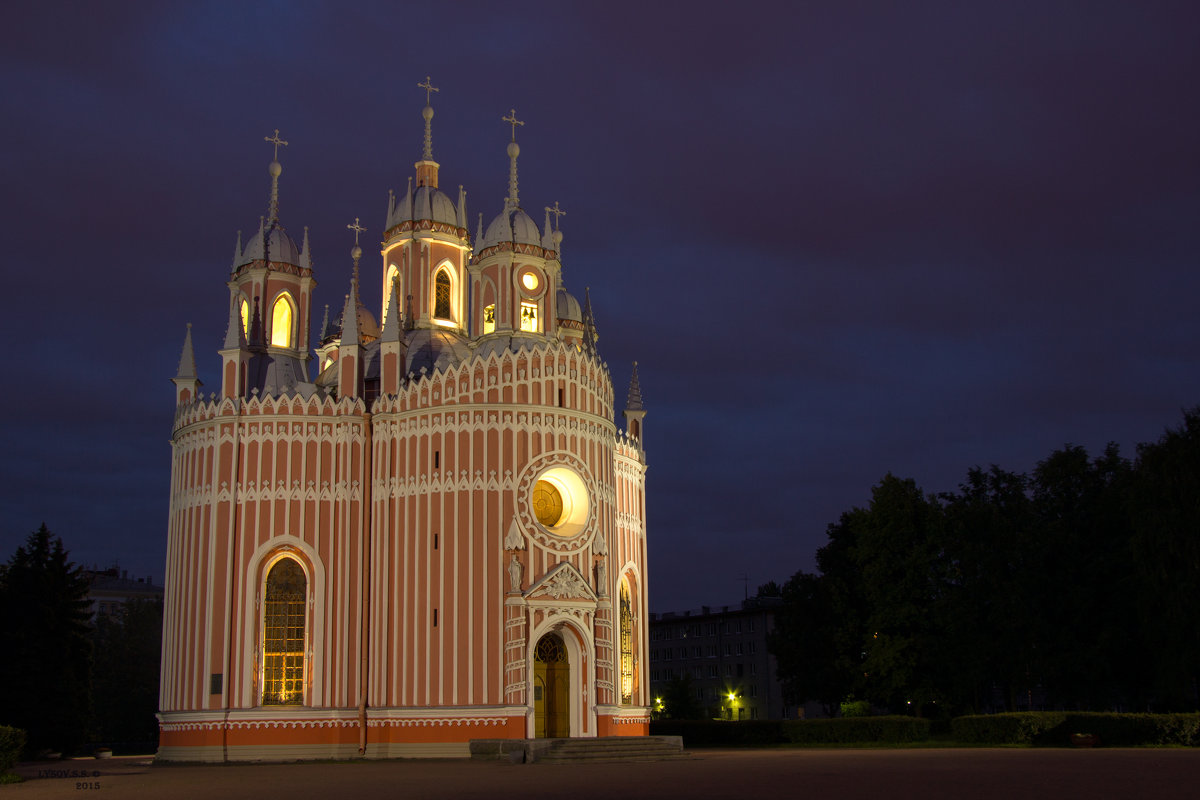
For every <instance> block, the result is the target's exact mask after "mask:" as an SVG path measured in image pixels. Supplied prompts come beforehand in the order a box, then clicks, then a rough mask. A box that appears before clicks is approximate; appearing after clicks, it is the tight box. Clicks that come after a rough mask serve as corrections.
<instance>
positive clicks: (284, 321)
mask: <svg viewBox="0 0 1200 800" xmlns="http://www.w3.org/2000/svg"><path fill="white" fill-rule="evenodd" d="M293 316H294V313H293V310H292V298H291V297H290V296H289V295H288V293H287V292H284V293H283V294H281V295H279V297H277V298H276V299H275V305H273V306H271V344H272V345H274V346H275V347H293V344H292V317H293Z"/></svg>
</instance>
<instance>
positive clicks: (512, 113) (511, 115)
mask: <svg viewBox="0 0 1200 800" xmlns="http://www.w3.org/2000/svg"><path fill="white" fill-rule="evenodd" d="M500 120H501V121H502V122H507V123H508V124H510V125H512V140H513V141H514V142H515V141H516V140H517V126H518V125H524V124H525V123H524V122H522V121H521V120H519V119H517V110H516V109H515V108H513V109H509V112H508V116H507V117H501V118H500Z"/></svg>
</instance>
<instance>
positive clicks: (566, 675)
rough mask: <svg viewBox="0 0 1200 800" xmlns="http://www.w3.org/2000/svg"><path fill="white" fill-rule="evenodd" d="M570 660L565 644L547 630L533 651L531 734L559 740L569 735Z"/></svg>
mask: <svg viewBox="0 0 1200 800" xmlns="http://www.w3.org/2000/svg"><path fill="white" fill-rule="evenodd" d="M570 698H571V662H570V657H569V656H568V654H567V647H566V643H565V642H564V641H563V640H562V637H561V636H559V635H558V634H557V633H554V632H550V633H547V634H546V635H545V636H543V637H542V638H541V639H539V640H538V643H537V647H535V648H534V651H533V716H534V735H535V736H537V737H538V738H539V739H559V738H565V737H568V736H570V735H571V705H570V703H571V701H570Z"/></svg>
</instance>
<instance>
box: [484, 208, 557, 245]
mask: <svg viewBox="0 0 1200 800" xmlns="http://www.w3.org/2000/svg"><path fill="white" fill-rule="evenodd" d="M500 242H516V243H517V244H536V245H538V246H541V244H542V232H541V231H539V230H538V226H537V223H536V222H534V221H533V220H532V219H530V218H529V215H528V214H526V213H525V212H524V211H522V210H521V209H519V208H517V209H509V210H505V211H502V212H500V214H499V215H497V217H496V218H495V219H493V220H492V224H490V225H488V228H487V233H485V234H484V235H483V242H481V243H480V244H479V249H480V250H483V249H484V248H486V247H491V246H492V245H495V244H499V243H500Z"/></svg>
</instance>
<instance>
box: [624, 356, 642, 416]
mask: <svg viewBox="0 0 1200 800" xmlns="http://www.w3.org/2000/svg"><path fill="white" fill-rule="evenodd" d="M625 410H626V411H645V410H646V407H645V406H644V405H642V385H641V384H640V383H639V382H638V370H637V362H636V361H635V362H633V377H631V378H630V379H629V395H628V396H627V397H626V398H625Z"/></svg>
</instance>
